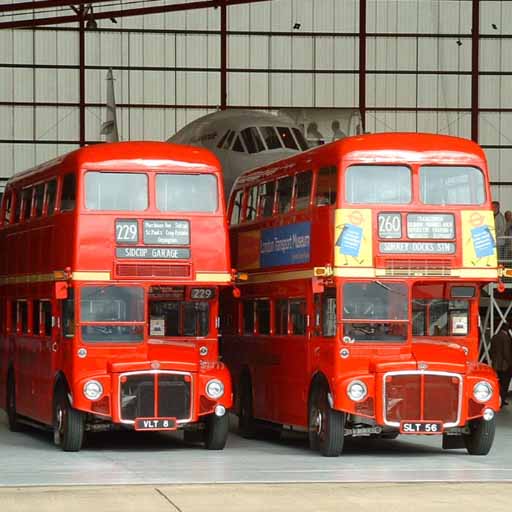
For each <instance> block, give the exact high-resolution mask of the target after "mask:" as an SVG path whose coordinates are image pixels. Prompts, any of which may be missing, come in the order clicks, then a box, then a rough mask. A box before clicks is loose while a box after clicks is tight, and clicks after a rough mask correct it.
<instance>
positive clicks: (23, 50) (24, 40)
mask: <svg viewBox="0 0 512 512" xmlns="http://www.w3.org/2000/svg"><path fill="white" fill-rule="evenodd" d="M49 39H51V36H50V38H49ZM37 48H39V49H40V48H41V47H40V44H38V45H37V46H36V49H37ZM50 48H52V49H53V48H54V46H51V47H50ZM12 50H13V56H12V62H13V63H16V64H32V63H33V62H34V38H33V35H32V32H30V31H29V30H15V31H13V48H12ZM47 51H48V49H47ZM39 53H41V52H39ZM48 53H49V55H48V58H53V59H55V52H48Z"/></svg>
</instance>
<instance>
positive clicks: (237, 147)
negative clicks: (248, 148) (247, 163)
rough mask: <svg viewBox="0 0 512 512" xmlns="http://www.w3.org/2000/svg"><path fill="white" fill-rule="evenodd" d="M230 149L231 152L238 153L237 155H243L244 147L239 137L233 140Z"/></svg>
mask: <svg viewBox="0 0 512 512" xmlns="http://www.w3.org/2000/svg"><path fill="white" fill-rule="evenodd" d="M231 149H232V150H233V151H238V152H239V153H245V149H244V146H243V144H242V141H241V140H240V137H239V136H237V138H236V139H235V143H234V144H233V147H232V148H231Z"/></svg>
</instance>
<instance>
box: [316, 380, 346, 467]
mask: <svg viewBox="0 0 512 512" xmlns="http://www.w3.org/2000/svg"><path fill="white" fill-rule="evenodd" d="M308 417H309V440H310V447H311V448H312V449H313V450H320V453H321V454H322V455H323V456H324V457H338V456H339V455H341V452H342V451H343V443H344V440H345V414H344V413H343V412H340V411H335V410H334V409H332V408H331V406H330V405H329V400H328V390H327V387H326V386H325V385H320V384H317V385H315V386H314V387H313V390H312V392H311V396H310V399H309V411H308Z"/></svg>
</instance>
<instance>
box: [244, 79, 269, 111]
mask: <svg viewBox="0 0 512 512" xmlns="http://www.w3.org/2000/svg"><path fill="white" fill-rule="evenodd" d="M269 80H270V77H269V76H268V74H266V73H251V74H250V75H249V80H248V81H249V100H250V101H249V105H251V106H262V105H263V106H266V105H270V100H269V87H268V84H269Z"/></svg>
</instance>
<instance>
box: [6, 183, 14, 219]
mask: <svg viewBox="0 0 512 512" xmlns="http://www.w3.org/2000/svg"><path fill="white" fill-rule="evenodd" d="M12 200H13V193H12V192H11V191H9V192H7V193H6V195H5V201H4V223H5V224H9V223H10V222H11V214H12Z"/></svg>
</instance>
